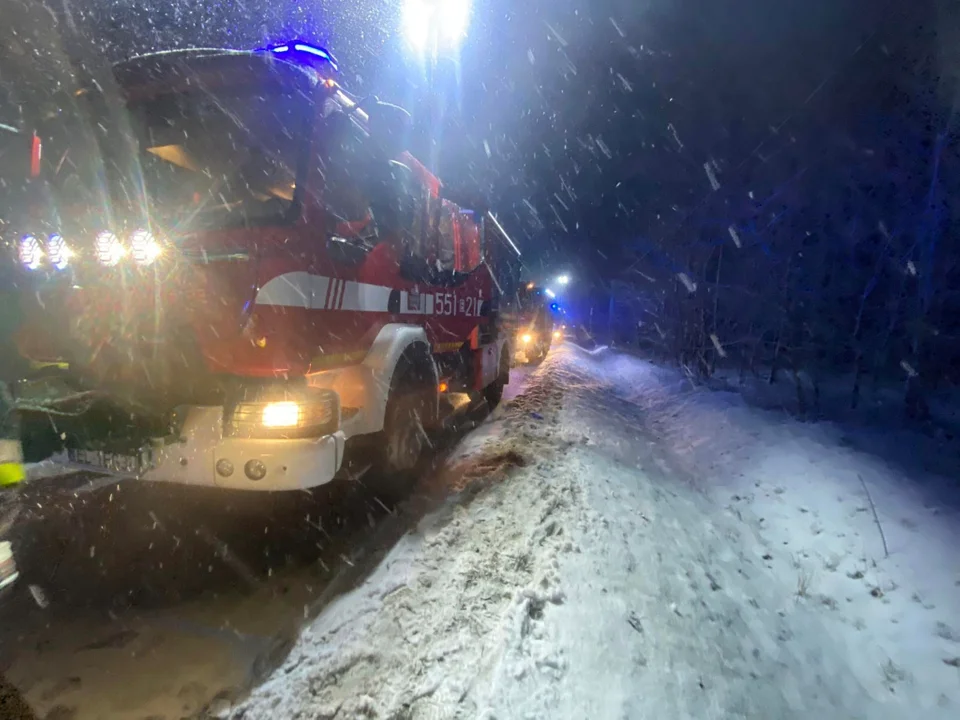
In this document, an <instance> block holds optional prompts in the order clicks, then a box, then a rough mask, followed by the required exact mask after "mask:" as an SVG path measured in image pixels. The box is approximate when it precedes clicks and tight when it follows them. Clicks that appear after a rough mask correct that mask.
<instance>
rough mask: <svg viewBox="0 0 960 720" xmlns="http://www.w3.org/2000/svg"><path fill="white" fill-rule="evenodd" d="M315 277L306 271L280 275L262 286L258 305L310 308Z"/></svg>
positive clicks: (258, 295) (258, 294)
mask: <svg viewBox="0 0 960 720" xmlns="http://www.w3.org/2000/svg"><path fill="white" fill-rule="evenodd" d="M313 278H314V276H313V275H311V274H310V273H306V272H292V273H285V274H283V275H279V276H277V277H275V278H273V279H272V280H270V281H269V282H268V283H267V284H266V285H264V286H263V287H262V288H260V292H258V293H257V298H256V300H255V302H256V304H257V305H282V306H284V307H303V308H308V307H310V306H311V300H312V297H313Z"/></svg>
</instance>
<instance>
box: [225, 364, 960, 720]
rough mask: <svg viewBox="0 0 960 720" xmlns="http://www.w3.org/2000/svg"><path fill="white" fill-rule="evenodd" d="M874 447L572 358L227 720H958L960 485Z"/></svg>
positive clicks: (507, 417) (470, 446) (547, 377)
mask: <svg viewBox="0 0 960 720" xmlns="http://www.w3.org/2000/svg"><path fill="white" fill-rule="evenodd" d="M857 432H859V431H854V430H851V429H849V428H841V427H838V426H833V425H828V424H818V425H813V424H803V423H799V422H797V421H795V420H793V419H791V418H790V417H789V416H787V415H785V414H782V413H772V412H768V411H763V410H758V409H755V408H752V407H750V406H748V405H747V404H746V403H745V402H744V401H743V399H742V398H741V397H740V396H739V395H737V394H734V393H730V392H711V391H708V390H702V389H699V390H698V389H692V388H690V387H689V385H688V384H687V383H686V382H685V381H683V380H682V379H681V378H680V377H679V376H677V375H676V374H675V373H673V372H671V371H667V370H662V369H658V368H656V367H654V366H652V365H650V364H648V363H645V362H643V361H641V360H638V359H636V358H632V357H628V356H624V355H619V354H616V353H612V352H610V351H598V352H594V353H588V352H585V351H582V350H580V349H578V348H575V347H573V346H571V345H564V346H562V347H560V348H558V349H556V350H555V351H554V352H553V353H551V355H550V357H549V358H548V359H547V361H546V362H545V363H544V364H543V365H542V366H541V367H540V368H539V369H538V370H537V371H536V372H535V373H534V374H533V375H532V377H531V378H530V380H529V382H528V383H527V385H526V389H525V391H524V392H522V393H521V394H519V395H518V396H516V397H514V398H513V399H512V400H510V401H509V402H508V403H506V405H505V406H504V407H503V408H502V409H501V410H499V411H497V413H496V414H495V415H494V417H493V418H492V419H491V421H489V422H487V423H485V424H484V425H483V426H481V427H480V428H479V429H478V430H477V431H475V432H474V433H473V434H472V435H470V436H469V437H468V438H467V440H466V441H465V442H464V443H463V444H462V446H461V447H460V448H459V450H458V451H457V452H456V454H455V455H454V456H453V457H451V458H450V459H449V461H448V463H447V464H446V466H445V468H444V470H443V471H442V472H440V473H439V474H437V475H431V476H430V478H429V480H425V481H424V482H423V483H421V485H420V486H419V487H418V489H417V491H416V493H415V495H414V497H413V498H412V499H411V500H410V501H409V502H408V503H407V504H406V506H405V507H404V508H402V511H401V515H403V514H407V515H408V516H410V517H415V518H419V520H418V521H417V522H416V524H415V525H414V526H413V527H412V528H411V529H410V530H409V531H408V532H406V533H405V534H404V535H403V536H402V537H401V538H400V539H399V541H397V542H391V543H390V544H389V545H388V546H387V549H386V551H385V554H384V555H383V556H382V559H380V560H379V562H378V563H377V564H376V565H375V567H374V568H373V569H372V571H371V572H370V573H369V574H368V575H366V576H365V577H358V578H357V580H356V584H355V585H354V587H353V588H352V589H349V590H346V591H344V592H342V593H341V594H340V595H339V596H338V597H336V599H334V600H333V601H332V602H330V603H329V604H327V605H325V606H324V608H323V610H322V611H321V612H320V613H319V615H317V616H316V617H315V619H314V620H313V621H312V622H311V623H309V624H308V625H306V626H305V627H304V629H303V630H302V632H301V634H300V636H299V638H298V640H297V641H296V643H295V645H294V646H293V649H292V651H291V652H290V654H289V656H288V657H287V659H286V660H285V661H284V662H283V663H282V664H281V665H280V667H278V669H277V670H276V671H275V672H274V673H273V674H272V676H270V677H269V679H268V680H267V681H266V682H265V683H264V684H263V685H262V686H260V687H259V688H257V689H256V690H254V691H253V693H252V694H251V695H250V696H249V697H248V698H247V699H246V700H245V701H243V702H242V703H241V704H239V705H237V706H236V707H234V708H233V710H232V711H230V712H228V713H225V714H226V715H229V716H233V717H236V718H241V717H242V718H244V719H245V720H251V719H253V718H271V719H273V718H343V719H346V718H410V719H413V718H424V719H430V720H433V719H434V718H489V719H492V718H500V719H505V718H597V719H603V718H614V719H616V720H620V719H621V718H631V719H632V718H657V719H658V720H659V719H661V718H732V717H744V718H763V719H765V720H766V719H768V718H810V717H819V718H838V719H839V718H844V719H846V718H871V720H872V719H875V718H879V719H883V718H911V719H912V718H941V717H942V718H955V717H958V716H960V667H958V665H960V554H958V553H957V552H956V548H957V547H960V529H958V528H960V525H958V520H960V518H958V516H957V508H958V504H957V503H956V492H955V491H956V483H955V482H953V483H952V484H951V483H950V482H947V481H946V480H944V479H943V478H938V477H936V476H934V475H932V474H927V473H923V472H921V471H917V470H915V469H914V468H915V466H911V465H910V464H908V463H904V462H899V461H898V462H895V461H894V460H892V459H891V458H894V457H899V458H900V459H901V460H902V459H903V458H904V456H905V453H903V452H900V453H894V452H891V453H889V454H884V453H882V452H880V451H881V450H883V447H882V446H879V445H878V443H877V439H878V438H877V434H876V433H877V431H876V430H875V429H874V430H871V431H866V430H864V431H862V432H860V434H857ZM871 433H872V434H871ZM889 442H890V443H894V444H896V445H898V446H899V447H900V448H901V449H902V448H903V447H908V446H909V447H915V448H921V447H922V448H924V452H926V453H933V452H934V451H935V448H934V447H932V446H930V445H929V444H924V442H925V441H924V440H923V439H922V438H918V437H914V436H913V435H911V434H910V433H908V432H906V431H902V432H899V433H897V434H895V435H891V436H890V440H889ZM863 448H873V449H874V450H875V451H876V452H866V451H865V450H864V449H863ZM888 449H889V448H888ZM884 458H886V459H884ZM944 466H946V465H937V466H936V467H944ZM931 467H932V465H931ZM866 490H869V493H870V496H871V498H872V501H873V503H875V505H876V512H877V519H878V520H879V525H880V526H881V527H882V528H883V532H884V537H885V541H886V546H887V550H888V552H887V551H885V550H884V542H883V540H882V539H881V535H880V530H879V529H878V524H877V522H876V521H875V518H874V513H873V509H872V503H871V500H870V499H868V497H867V493H866Z"/></svg>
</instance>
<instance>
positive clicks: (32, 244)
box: [17, 235, 43, 270]
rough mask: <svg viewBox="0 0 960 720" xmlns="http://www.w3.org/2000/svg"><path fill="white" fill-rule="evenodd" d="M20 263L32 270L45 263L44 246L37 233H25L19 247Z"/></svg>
mask: <svg viewBox="0 0 960 720" xmlns="http://www.w3.org/2000/svg"><path fill="white" fill-rule="evenodd" d="M17 256H18V257H19V258H20V263H21V264H22V265H23V266H24V267H25V268H29V269H30V270H36V269H37V268H38V267H40V265H41V263H43V248H42V247H41V245H40V241H39V240H37V237H36V236H35V235H24V236H23V237H22V238H20V244H19V246H18V247H17Z"/></svg>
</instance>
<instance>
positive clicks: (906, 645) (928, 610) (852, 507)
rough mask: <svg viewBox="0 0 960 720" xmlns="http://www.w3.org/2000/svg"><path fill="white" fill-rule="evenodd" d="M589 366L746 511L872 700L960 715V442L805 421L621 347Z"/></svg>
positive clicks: (779, 574) (685, 461) (669, 448)
mask: <svg viewBox="0 0 960 720" xmlns="http://www.w3.org/2000/svg"><path fill="white" fill-rule="evenodd" d="M594 370H595V372H598V373H601V374H603V375H604V376H607V377H609V378H611V380H612V382H611V387H612V388H613V389H614V391H615V392H616V393H617V395H618V396H619V397H620V398H621V399H622V400H624V401H626V402H628V403H629V404H630V405H632V406H635V407H636V408H638V409H639V410H640V411H641V412H642V415H643V417H644V418H645V420H644V425H645V429H646V431H647V432H648V434H649V436H650V437H651V438H654V439H655V440H656V441H657V443H658V445H659V447H660V448H662V449H663V450H664V452H665V453H667V455H668V458H669V462H670V463H671V464H672V465H673V466H674V467H676V468H678V469H679V470H681V471H682V473H683V474H684V475H686V476H687V477H689V478H692V479H693V481H694V482H695V483H696V485H697V487H698V488H700V489H701V490H703V491H704V492H706V493H707V494H708V495H709V496H710V497H711V498H712V499H713V500H714V501H715V502H717V503H718V504H720V505H722V506H723V507H724V508H725V509H726V511H727V512H728V513H730V514H733V515H734V516H735V517H736V518H737V520H738V522H739V526H740V528H741V529H742V531H743V533H744V535H745V539H744V543H745V550H749V549H750V548H751V547H752V548H753V552H752V554H753V556H754V559H755V560H759V562H760V564H761V566H762V567H763V568H764V570H765V571H766V575H767V579H768V580H769V581H770V582H772V583H775V584H776V585H777V586H779V588H780V589H781V592H791V593H792V594H793V595H794V596H795V598H796V601H797V603H798V604H799V603H802V604H804V605H807V606H811V607H812V606H815V605H819V606H820V608H821V609H822V616H823V624H824V631H825V632H826V633H828V634H829V636H830V637H831V638H833V639H834V640H835V641H836V642H838V643H840V645H841V646H842V647H843V648H844V651H845V653H846V656H847V658H848V660H849V667H850V668H851V670H852V671H853V672H854V673H855V675H856V677H857V680H858V681H859V682H860V683H861V684H862V685H863V687H864V688H866V689H867V691H868V693H869V695H870V697H871V698H873V699H876V700H880V699H883V700H884V701H885V703H886V704H887V705H888V706H890V707H889V709H890V711H891V713H892V716H899V717H939V716H943V717H956V716H957V713H960V670H958V668H957V663H958V662H960V661H958V656H960V554H958V553H957V550H956V549H957V547H960V517H958V508H960V482H958V480H957V478H960V472H955V471H954V472H955V474H952V475H951V477H944V476H942V475H937V474H934V473H933V472H931V471H932V470H940V471H944V470H946V471H947V472H950V471H951V470H953V469H955V468H957V458H958V454H957V452H956V449H955V448H952V447H951V446H950V444H949V443H948V442H947V441H945V440H944V439H943V438H939V439H937V438H930V437H927V436H926V435H923V434H920V433H917V432H911V431H909V430H907V429H904V428H896V429H884V428H882V427H881V426H878V425H877V424H876V423H869V424H849V425H837V424H833V423H819V424H808V423H801V422H798V421H796V420H794V419H793V418H791V417H789V416H788V415H786V414H785V413H782V412H768V411H763V410H758V409H756V408H754V407H751V406H750V405H748V404H747V401H746V400H744V398H742V397H741V396H740V395H739V394H738V393H733V392H715V391H714V392H712V391H709V390H702V389H696V390H694V389H692V388H691V387H690V386H689V384H688V383H686V382H685V381H683V380H682V379H681V378H680V377H679V376H678V375H677V374H675V373H673V372H671V371H668V370H664V369H660V368H656V367H654V366H652V365H650V364H647V363H644V362H641V361H639V360H637V359H635V358H630V357H627V356H623V355H616V354H612V353H611V354H606V355H605V356H603V357H602V359H599V360H598V361H596V368H595V369H594ZM874 508H875V509H876V518H875V516H874V512H873V511H874ZM878 525H879V527H878ZM880 528H882V534H881V530H880ZM885 545H886V547H885Z"/></svg>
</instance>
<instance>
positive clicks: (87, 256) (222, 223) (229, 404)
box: [13, 42, 519, 490]
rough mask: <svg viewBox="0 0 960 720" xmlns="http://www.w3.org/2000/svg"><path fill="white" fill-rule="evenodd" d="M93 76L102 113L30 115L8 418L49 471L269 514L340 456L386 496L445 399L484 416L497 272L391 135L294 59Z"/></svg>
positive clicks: (448, 408)
mask: <svg viewBox="0 0 960 720" xmlns="http://www.w3.org/2000/svg"><path fill="white" fill-rule="evenodd" d="M114 71H115V72H114V75H115V81H116V87H117V88H118V96H113V97H112V96H111V95H110V94H109V93H108V92H106V91H103V90H101V88H102V87H103V84H102V83H94V82H91V83H90V84H89V85H88V86H85V87H84V88H83V89H82V90H81V91H80V92H78V93H76V96H75V97H71V98H69V99H68V101H67V102H65V104H64V106H63V107H57V108H53V109H52V110H51V111H50V112H49V113H46V114H45V116H44V118H43V120H42V121H41V122H40V126H39V127H38V128H37V132H36V137H37V138H38V143H37V146H36V147H35V148H34V153H33V156H32V159H31V162H32V163H33V164H38V163H41V164H42V166H41V169H40V172H39V177H38V178H37V179H36V182H35V184H34V186H33V189H32V197H33V201H34V202H33V203H32V208H31V212H30V213H29V214H28V215H27V217H25V218H22V219H21V220H20V221H19V222H18V224H17V225H16V226H15V228H14V229H15V231H16V234H15V236H14V242H13V244H14V246H15V253H16V256H17V261H18V263H19V266H20V268H21V271H22V274H23V276H24V277H25V278H27V282H25V283H22V285H23V286H24V289H23V292H22V296H21V300H22V303H23V313H24V319H23V322H22V324H21V326H20V329H19V331H18V334H17V343H18V347H19V349H20V351H21V353H22V354H23V355H24V356H25V357H27V358H29V359H30V360H31V361H32V362H33V363H34V368H35V373H34V374H33V375H32V376H30V377H24V378H22V379H21V382H20V383H19V384H18V388H17V407H18V409H19V411H20V413H21V414H23V415H24V416H25V417H30V416H35V415H45V414H47V413H53V414H54V416H55V417H56V424H57V429H58V432H62V433H63V435H62V436H60V437H62V438H63V442H64V444H65V445H66V452H65V455H62V456H61V459H63V460H65V461H66V462H68V463H69V464H71V465H73V466H75V467H80V468H86V469H94V470H98V471H100V472H105V473H111V474H114V475H118V476H125V477H137V478H143V479H148V480H161V481H171V482H179V483H190V484H197V485H214V486H219V487H224V488H242V489H250V490H289V489H295V488H303V487H310V486H315V485H320V484H322V483H326V482H328V481H330V480H331V479H333V478H334V476H335V475H337V473H338V472H339V471H340V470H341V468H342V467H343V462H344V454H345V450H346V449H347V448H348V447H353V446H363V447H364V448H365V449H368V450H369V451H368V452H367V454H366V456H367V457H369V458H371V461H374V464H376V465H377V466H378V467H379V468H380V469H382V470H383V471H384V472H385V473H386V474H387V475H390V474H403V473H405V472H407V471H409V470H411V469H412V468H413V467H414V465H415V464H416V462H417V460H418V458H419V457H420V455H421V451H422V450H423V448H424V447H425V445H426V440H425V435H424V428H426V429H429V428H431V427H435V426H437V425H439V424H441V423H443V422H444V421H445V419H446V418H447V417H449V416H450V414H451V413H453V412H455V408H463V407H465V404H464V403H463V402H459V401H458V402H453V395H454V394H458V397H459V396H463V395H466V396H467V398H468V400H470V401H471V402H473V401H482V400H483V399H485V400H486V401H487V402H488V403H489V404H490V405H496V404H497V403H498V402H499V400H500V398H501V395H502V393H503V388H504V386H505V385H506V383H507V382H508V380H509V368H510V354H509V344H508V337H507V335H506V334H505V333H503V332H502V331H501V328H500V324H499V322H498V313H499V290H498V288H499V287H500V286H501V284H502V281H501V282H499V283H498V282H497V281H496V279H495V277H494V275H495V273H496V272H497V268H500V267H504V266H507V265H510V263H513V264H515V265H516V264H517V263H516V256H518V255H519V252H518V251H517V250H516V246H515V245H514V244H513V243H512V242H511V240H510V239H509V238H508V237H507V235H506V233H505V232H504V230H503V228H502V227H501V226H500V224H499V223H498V222H497V220H496V219H495V218H494V217H493V215H492V214H490V213H489V212H487V211H484V210H479V209H478V210H469V209H465V208H463V207H460V206H459V205H457V204H455V203H454V202H451V201H450V200H449V199H447V198H445V197H444V195H443V187H442V184H441V182H440V181H439V179H438V178H436V177H435V176H434V175H433V174H431V173H430V172H429V171H428V170H427V169H426V168H425V167H424V166H423V165H422V164H421V163H419V162H418V161H417V160H416V159H415V158H414V157H413V156H412V155H411V154H410V153H409V152H408V151H407V149H406V147H405V144H404V138H405V134H406V132H407V130H408V124H409V115H408V114H407V113H406V112H405V111H404V110H402V109H400V108H398V107H396V106H393V105H387V104H385V103H381V102H379V101H378V100H377V99H376V98H372V99H369V100H367V101H363V100H359V101H358V100H356V99H354V98H352V97H351V96H350V95H349V94H348V93H347V92H346V91H345V90H344V89H343V88H342V87H341V86H340V84H339V82H338V81H337V80H336V73H337V63H336V60H335V58H334V57H333V56H332V55H331V54H330V53H329V52H327V51H326V50H325V49H323V48H319V47H316V46H313V45H307V44H305V43H299V42H291V43H286V44H281V45H277V46H273V47H270V48H265V49H261V50H256V51H231V50H185V51H176V52H165V53H156V54H151V55H145V56H141V57H137V58H133V59H131V60H128V61H125V62H122V63H120V64H119V65H117V66H116V67H115V68H114ZM73 103H77V104H79V106H80V107H81V108H82V110H83V112H80V113H71V112H68V106H69V105H70V104H73ZM508 256H509V257H508ZM470 404H471V403H470V402H468V403H466V406H467V407H469V406H470ZM473 404H474V405H475V404H476V403H475V402H473ZM348 441H351V442H350V443H349V445H348ZM58 442H59V440H58Z"/></svg>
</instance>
